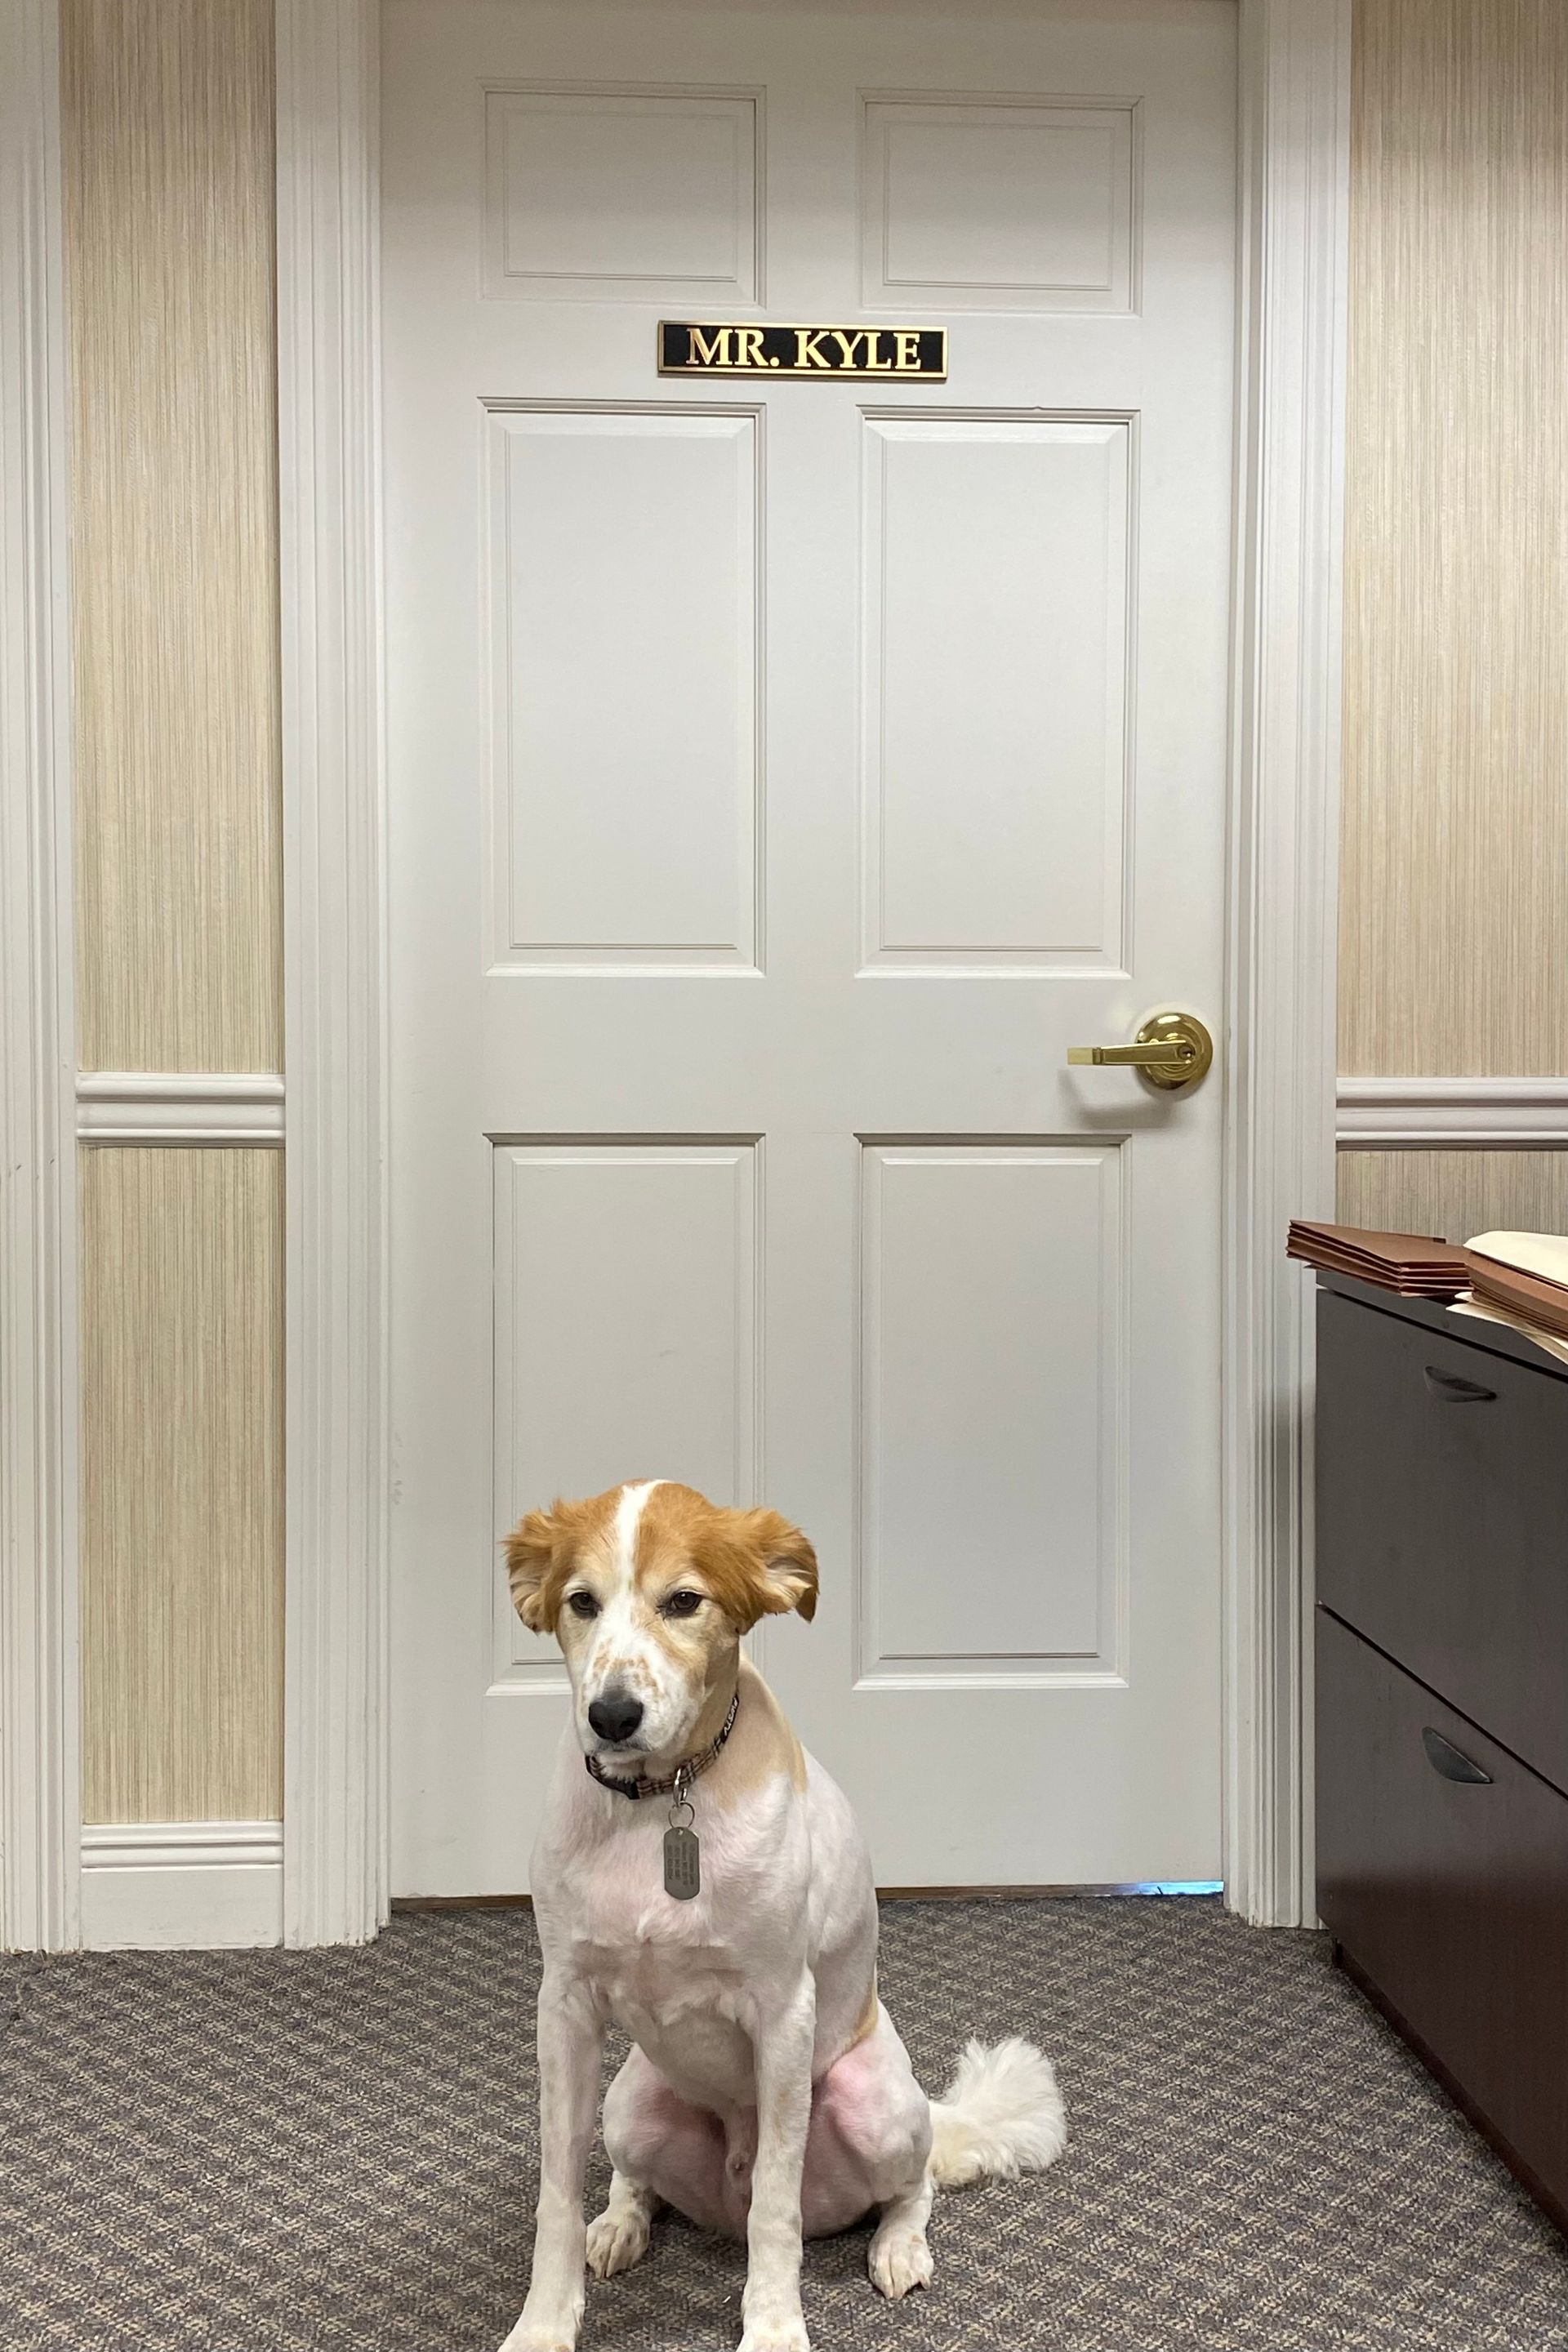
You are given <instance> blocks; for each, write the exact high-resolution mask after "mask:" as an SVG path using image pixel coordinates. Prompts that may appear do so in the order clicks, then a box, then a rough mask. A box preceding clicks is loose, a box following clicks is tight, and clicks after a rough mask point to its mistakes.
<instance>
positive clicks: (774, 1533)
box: [737, 1511, 816, 1624]
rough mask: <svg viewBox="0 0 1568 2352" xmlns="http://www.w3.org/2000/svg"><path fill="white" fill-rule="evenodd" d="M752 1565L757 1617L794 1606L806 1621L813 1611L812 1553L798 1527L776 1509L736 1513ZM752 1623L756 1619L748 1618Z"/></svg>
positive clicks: (814, 1599) (814, 1563)
mask: <svg viewBox="0 0 1568 2352" xmlns="http://www.w3.org/2000/svg"><path fill="white" fill-rule="evenodd" d="M737 1516H738V1517H739V1518H740V1519H741V1521H742V1537H743V1540H744V1542H745V1545H746V1549H747V1550H748V1551H749V1552H750V1554H751V1558H752V1597H753V1599H754V1601H755V1603H756V1615H757V1617H767V1616H776V1615H778V1614H779V1613H780V1612H782V1611H784V1610H785V1609H797V1610H798V1611H799V1612H800V1614H801V1615H802V1616H803V1617H804V1618H805V1621H806V1622H807V1624H809V1623H810V1622H811V1620H812V1619H813V1618H814V1617H815V1616H816V1552H815V1551H814V1550H813V1549H812V1548H811V1545H810V1544H809V1542H808V1541H807V1540H806V1538H805V1536H803V1535H802V1533H801V1531H800V1529H799V1528H795V1527H792V1526H791V1525H790V1523H789V1521H788V1520H787V1519H786V1518H784V1517H782V1516H781V1514H780V1513H779V1512H777V1511H742V1512H740V1513H738V1514H737ZM755 1622H756V1618H755V1617H754V1618H753V1619H752V1623H753V1624H754V1623H755Z"/></svg>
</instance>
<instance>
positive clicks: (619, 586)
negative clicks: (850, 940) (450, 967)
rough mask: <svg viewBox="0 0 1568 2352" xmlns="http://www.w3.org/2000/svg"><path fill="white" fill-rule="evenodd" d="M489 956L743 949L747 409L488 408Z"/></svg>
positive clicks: (755, 546)
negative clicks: (491, 900)
mask: <svg viewBox="0 0 1568 2352" xmlns="http://www.w3.org/2000/svg"><path fill="white" fill-rule="evenodd" d="M488 431H489V454H490V478H491V500H490V518H491V521H490V542H489V558H488V561H489V570H490V607H491V620H492V638H491V646H492V662H493V667H494V682H493V684H494V690H493V697H492V744H491V760H492V800H493V806H494V826H493V831H492V836H491V840H492V856H493V862H494V867H495V877H494V879H495V889H494V894H493V896H494V929H495V938H494V942H493V950H494V951H493V954H492V958H491V961H492V963H493V964H496V965H507V964H513V965H523V966H527V965H531V964H532V965H541V964H542V965H559V964H563V963H564V964H568V965H572V966H575V967H578V968H581V967H583V966H588V967H594V966H596V965H611V966H616V967H619V968H624V967H626V966H627V965H631V966H638V965H642V966H652V967H656V968H657V967H660V966H669V965H676V966H689V965H700V966H707V965H714V964H720V965H722V964H730V965H742V966H749V965H752V963H753V962H754V961H755V959H756V951H757V944H758V941H757V906H758V895H759V888H760V879H759V874H758V843H759V826H758V821H757V803H758V796H759V793H760V783H761V754H760V747H759V740H758V725H757V714H758V705H759V681H758V674H757V673H758V643H757V618H758V607H759V596H758V584H757V583H758V561H759V553H758V551H759V539H760V532H759V524H758V508H757V498H758V443H759V438H760V433H761V423H760V419H759V417H758V416H757V415H756V413H755V412H754V411H750V410H748V411H745V412H743V413H735V412H729V411H725V412H715V411H711V410H708V411H704V412H703V413H701V414H700V415H692V414H689V413H685V412H682V411H680V410H679V409H674V408H671V409H663V408H659V409H637V410H630V411H622V410H614V411H610V410H579V409H524V410H504V411H492V413H491V414H490V415H489V420H488Z"/></svg>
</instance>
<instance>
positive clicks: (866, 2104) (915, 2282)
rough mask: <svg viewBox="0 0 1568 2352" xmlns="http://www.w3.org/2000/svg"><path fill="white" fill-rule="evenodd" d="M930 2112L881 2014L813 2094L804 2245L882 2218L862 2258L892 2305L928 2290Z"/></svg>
mask: <svg viewBox="0 0 1568 2352" xmlns="http://www.w3.org/2000/svg"><path fill="white" fill-rule="evenodd" d="M930 2156H931V2104H930V2101H929V2100H928V2099H927V2097H926V2095H925V2093H924V2092H923V2091H922V2090H921V2086H920V2084H918V2083H917V2082H916V2081H915V2078H914V2074H913V2073H912V2072H911V2070H910V2062H909V2058H908V2056H907V2055H906V2053H905V2050H904V2045H903V2043H902V2042H900V2039H899V2037H898V2035H897V2033H896V2032H894V2031H893V2026H892V2021H891V2020H890V2019H889V2015H888V2012H887V2011H886V2010H885V2009H879V2011H878V2012H877V2022H876V2025H875V2026H874V2028H873V2029H872V2031H871V2032H870V2033H869V2034H868V2035H867V2037H866V2039H865V2041H863V2042H857V2043H856V2044H855V2045H854V2047H853V2049H850V2050H847V2051H846V2052H845V2053H844V2055H843V2057H842V2058H840V2059H839V2060H838V2061H837V2063H836V2064H834V2065H833V2066H831V2067H830V2068H829V2069H828V2071H827V2073H826V2075H825V2076H824V2077H823V2079H822V2081H821V2082H820V2083H818V2084H817V2085H816V2095H815V2097H814V2099H813V2103H812V2117H811V2134H810V2137H809V2138H808V2140H807V2143H806V2161H805V2228H806V2235H807V2236H808V2237H818V2236H826V2234H827V2233H828V2232H829V2231H834V2230H842V2229H845V2228H847V2226H848V2225H849V2224H850V2223H851V2222H853V2221H858V2219H859V2218H860V2216H861V2215H862V2214H863V2213H866V2212H868V2210H871V2209H872V2208H873V2207H877V2208H879V2209H880V2218H879V2221H878V2223H877V2228H876V2231H875V2234H874V2235H873V2237H872V2240H871V2245H870V2250H869V2252H868V2256H867V2267H868V2270H869V2272H870V2274H871V2284H872V2285H873V2286H875V2287H876V2288H877V2289H878V2290H879V2293H881V2294H885V2295H888V2296H889V2297H892V2298H894V2299H896V2298H897V2297H899V2296H900V2295H905V2294H909V2292H910V2288H911V2287H917V2286H928V2285H929V2284H930V2283H931V2250H930V2248H929V2247H928V2245H927V2243H926V2222H927V2221H928V2220H929V2218H930V2215H931V2193H932V2188H933V2183H932V2180H931V2165H930Z"/></svg>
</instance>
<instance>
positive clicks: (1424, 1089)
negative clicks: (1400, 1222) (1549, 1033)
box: [1339, 1078, 1568, 1151]
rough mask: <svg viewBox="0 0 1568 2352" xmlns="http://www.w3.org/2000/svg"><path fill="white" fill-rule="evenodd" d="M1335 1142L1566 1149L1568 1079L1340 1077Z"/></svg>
mask: <svg viewBox="0 0 1568 2352" xmlns="http://www.w3.org/2000/svg"><path fill="white" fill-rule="evenodd" d="M1339 1147H1340V1150H1342V1151H1563V1150H1568V1078H1342V1079H1341V1080H1340V1084H1339Z"/></svg>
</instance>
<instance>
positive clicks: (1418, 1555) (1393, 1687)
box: [1317, 1275, 1568, 2228]
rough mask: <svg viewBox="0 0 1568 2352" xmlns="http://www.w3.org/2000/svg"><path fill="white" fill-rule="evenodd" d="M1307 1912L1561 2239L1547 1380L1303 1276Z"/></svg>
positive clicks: (1560, 1724)
mask: <svg viewBox="0 0 1568 2352" xmlns="http://www.w3.org/2000/svg"><path fill="white" fill-rule="evenodd" d="M1317 1578H1318V1611H1317V1624H1318V1638H1317V1726H1318V1728H1317V1783H1318V1909H1319V1913H1320V1916H1321V1918H1322V1920H1323V1923H1324V1925H1325V1927H1327V1928H1328V1929H1329V1931H1330V1933H1331V1936H1332V1937H1334V1939H1335V1942H1336V1944H1337V1945H1338V1947H1339V1952H1340V1957H1341V1958H1342V1961H1343V1962H1344V1964H1345V1965H1346V1967H1347V1968H1348V1969H1349V1970H1350V1972H1351V1973H1352V1976H1354V1977H1355V1978H1356V1979H1357V1980H1358V1981H1359V1982H1360V1983H1361V1984H1362V1985H1363V1987H1364V1989H1365V1990H1367V1991H1368V1992H1369V1993H1370V1994H1371V1995H1372V1997H1373V2000H1375V2001H1376V2002H1377V2004H1378V2006H1379V2007H1380V2008H1381V2009H1382V2010H1383V2011H1384V2012H1385V2014H1386V2015H1387V2016H1388V2017H1389V2018H1390V2019H1391V2021H1393V2023H1394V2025H1396V2026H1397V2027H1398V2028H1399V2030H1400V2031H1401V2032H1403V2033H1404V2034H1405V2038H1406V2039H1407V2040H1408V2041H1410V2042H1412V2043H1414V2045H1415V2048H1416V2049H1417V2050H1418V2051H1419V2052H1420V2053H1421V2055H1422V2056H1423V2057H1424V2058H1425V2059H1426V2061H1427V2063H1429V2064H1430V2065H1431V2066H1432V2068H1433V2070H1434V2072H1435V2073H1436V2074H1438V2075H1439V2076H1440V2077H1441V2078H1442V2079H1443V2081H1444V2082H1445V2083H1446V2084H1447V2085H1448V2087H1449V2089H1450V2090H1451V2091H1453V2092H1454V2093H1455V2095H1457V2097H1458V2099H1459V2101H1460V2102H1461V2104H1462V2105H1464V2106H1465V2107H1467V2108H1468V2111H1469V2113H1470V2114H1471V2115H1472V2116H1474V2117H1475V2119H1476V2120H1477V2122H1479V2124H1480V2125H1481V2126H1482V2128H1483V2129H1484V2130H1485V2131H1486V2133H1487V2135H1488V2137H1489V2138H1490V2139H1491V2140H1492V2141H1493V2143H1494V2145H1496V2146H1497V2147H1499V2148H1500V2151H1501V2153H1502V2154H1503V2155H1504V2156H1505V2157H1506V2158H1507V2159H1508V2161H1509V2163H1510V2165H1511V2166H1512V2168H1513V2169H1514V2170H1515V2171H1516V2172H1517V2173H1518V2174H1519V2176H1520V2178H1521V2179H1522V2180H1523V2181H1524V2183H1525V2185H1526V2186H1527V2187H1528V2188H1529V2189H1531V2190H1532V2192H1533V2193H1534V2194H1535V2195H1536V2196H1537V2197H1538V2198H1539V2199H1540V2200H1541V2202H1542V2204H1543V2205H1544V2206H1545V2207H1546V2208H1547V2210H1549V2211H1550V2212H1551V2213H1552V2216H1553V2218H1554V2219H1555V2220H1556V2221H1557V2222H1558V2224H1559V2226H1560V2227H1563V2228H1568V1365H1564V1366H1563V1368H1562V1369H1561V1370H1557V1369H1555V1368H1554V1367H1552V1366H1551V1365H1550V1364H1549V1362H1548V1360H1546V1359H1545V1358H1543V1357H1542V1355H1541V1353H1540V1352H1539V1351H1538V1350H1536V1349H1533V1348H1532V1347H1531V1345H1530V1343H1529V1341H1528V1340H1525V1339H1521V1338H1517V1337H1516V1336H1515V1335H1514V1334H1513V1333H1511V1332H1510V1331H1509V1330H1508V1329H1507V1328H1504V1327H1502V1326H1499V1325H1495V1324H1487V1323H1480V1322H1478V1321H1476V1320H1475V1319H1474V1318H1470V1317H1465V1316H1460V1315H1455V1314H1451V1313H1450V1312H1449V1311H1448V1310H1447V1308H1446V1307H1438V1306H1434V1305H1432V1304H1430V1303H1429V1302H1427V1301H1426V1300H1410V1299H1403V1298H1396V1297H1393V1296H1391V1295H1390V1294H1388V1293H1387V1292H1384V1291H1381V1290H1376V1289H1373V1288H1372V1287H1370V1286H1368V1285H1366V1284H1364V1283H1358V1282H1352V1281H1350V1280H1348V1279H1346V1278H1343V1277H1342V1276H1338V1275H1324V1276H1321V1277H1320V1281H1319V1292H1318V1419H1317Z"/></svg>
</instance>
